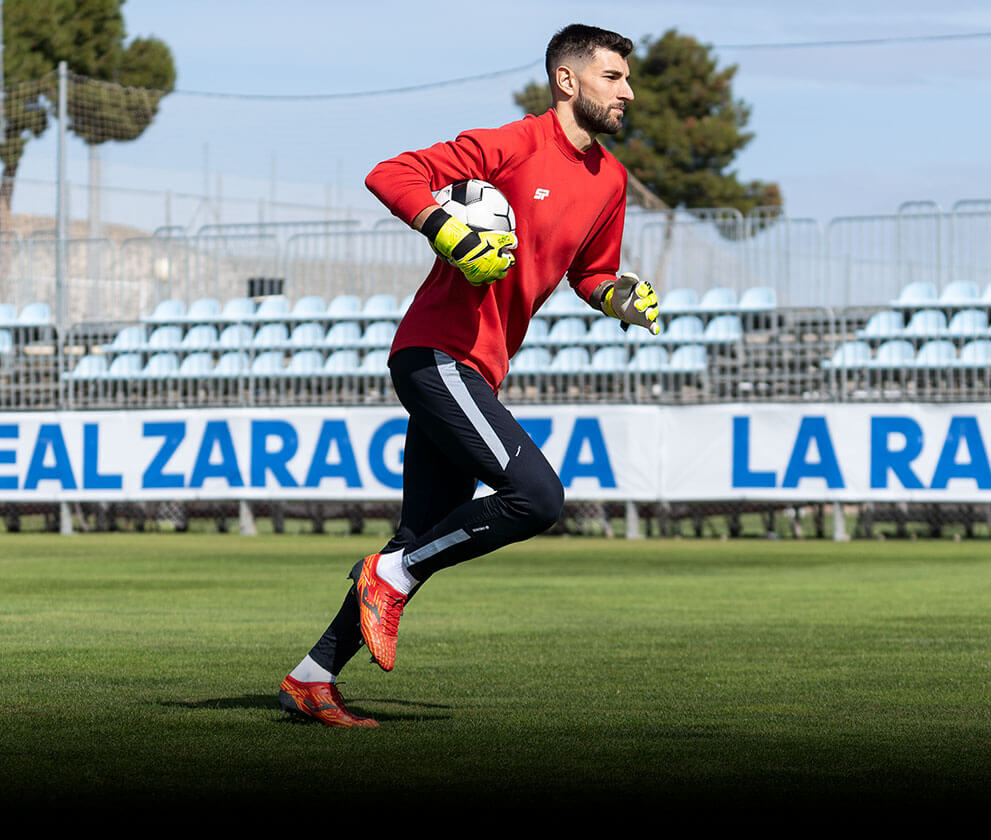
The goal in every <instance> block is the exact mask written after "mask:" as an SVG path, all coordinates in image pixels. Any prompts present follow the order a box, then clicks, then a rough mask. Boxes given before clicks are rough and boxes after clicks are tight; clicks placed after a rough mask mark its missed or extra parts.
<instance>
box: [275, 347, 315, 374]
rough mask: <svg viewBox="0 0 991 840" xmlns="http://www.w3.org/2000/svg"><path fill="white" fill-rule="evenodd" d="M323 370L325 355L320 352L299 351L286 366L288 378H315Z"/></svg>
mask: <svg viewBox="0 0 991 840" xmlns="http://www.w3.org/2000/svg"><path fill="white" fill-rule="evenodd" d="M322 368H323V353H321V352H320V351H319V350H297V351H296V352H295V353H293V354H292V356H291V357H290V359H289V364H288V365H286V368H285V371H283V372H284V373H285V374H286V376H313V375H314V374H317V373H320V371H321V369H322Z"/></svg>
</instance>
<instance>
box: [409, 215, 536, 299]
mask: <svg viewBox="0 0 991 840" xmlns="http://www.w3.org/2000/svg"><path fill="white" fill-rule="evenodd" d="M439 212H440V213H443V215H444V216H446V217H447V218H446V219H443V218H442V217H440V216H438V215H437V213H438V211H435V212H434V214H433V215H432V216H431V217H430V218H429V219H428V220H427V223H426V224H425V225H424V226H423V233H424V234H425V235H426V236H427V238H428V239H429V240H430V245H431V246H432V247H433V249H434V251H436V252H437V254H438V256H440V257H441V259H443V260H446V261H447V262H449V263H450V264H451V265H453V266H455V267H457V268H459V269H461V272H462V273H463V274H464V276H465V277H467V278H468V282H469V283H471V284H472V285H473V286H482V285H485V284H487V283H494V282H495V281H496V280H502V278H504V277H505V276H506V272H507V271H509V269H510V267H512V265H513V264H514V263H515V262H516V258H515V257H514V256H513V255H512V254H511V253H510V252H511V251H512V250H513V249H514V248H515V247H516V245H517V240H516V234H515V233H502V232H499V231H494V230H482V231H474V230H472V229H471V228H470V227H468V225H466V224H465V223H464V222H462V221H461V220H459V219H456V218H454V216H451V215H449V214H448V213H446V212H445V211H443V210H440V211H439ZM438 222H443V223H442V224H439V225H438V224H437V223H438Z"/></svg>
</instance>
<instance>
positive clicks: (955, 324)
mask: <svg viewBox="0 0 991 840" xmlns="http://www.w3.org/2000/svg"><path fill="white" fill-rule="evenodd" d="M987 333H988V314H987V312H985V311H984V310H983V309H961V310H960V311H959V312H957V313H956V314H954V316H953V317H952V318H951V319H950V324H949V326H948V327H947V328H946V335H947V337H948V338H955V339H968V338H980V337H981V336H985V335H987Z"/></svg>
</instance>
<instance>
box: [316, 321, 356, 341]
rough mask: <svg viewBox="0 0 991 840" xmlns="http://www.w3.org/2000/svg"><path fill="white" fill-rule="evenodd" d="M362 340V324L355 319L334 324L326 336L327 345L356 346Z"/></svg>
mask: <svg viewBox="0 0 991 840" xmlns="http://www.w3.org/2000/svg"><path fill="white" fill-rule="evenodd" d="M360 341H361V326H360V325H359V324H358V323H357V322H355V321H342V322H341V323H339V324H334V325H333V326H332V327H331V328H330V329H329V330H327V335H326V336H325V337H324V340H323V343H324V346H325V347H356V346H357V345H358V343H359V342H360Z"/></svg>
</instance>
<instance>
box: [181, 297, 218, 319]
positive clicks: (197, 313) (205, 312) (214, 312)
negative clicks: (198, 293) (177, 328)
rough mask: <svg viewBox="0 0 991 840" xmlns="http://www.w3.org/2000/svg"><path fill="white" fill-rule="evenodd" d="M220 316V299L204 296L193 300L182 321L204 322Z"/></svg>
mask: <svg viewBox="0 0 991 840" xmlns="http://www.w3.org/2000/svg"><path fill="white" fill-rule="evenodd" d="M219 317H220V301H219V300H217V299H216V298H212V297H205V298H199V299H198V300H194V301H193V302H192V303H191V304H190V305H189V309H188V310H187V312H186V316H185V318H183V320H184V321H186V322H188V323H194V324H198V323H204V322H208V321H216V320H217V318H219Z"/></svg>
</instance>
